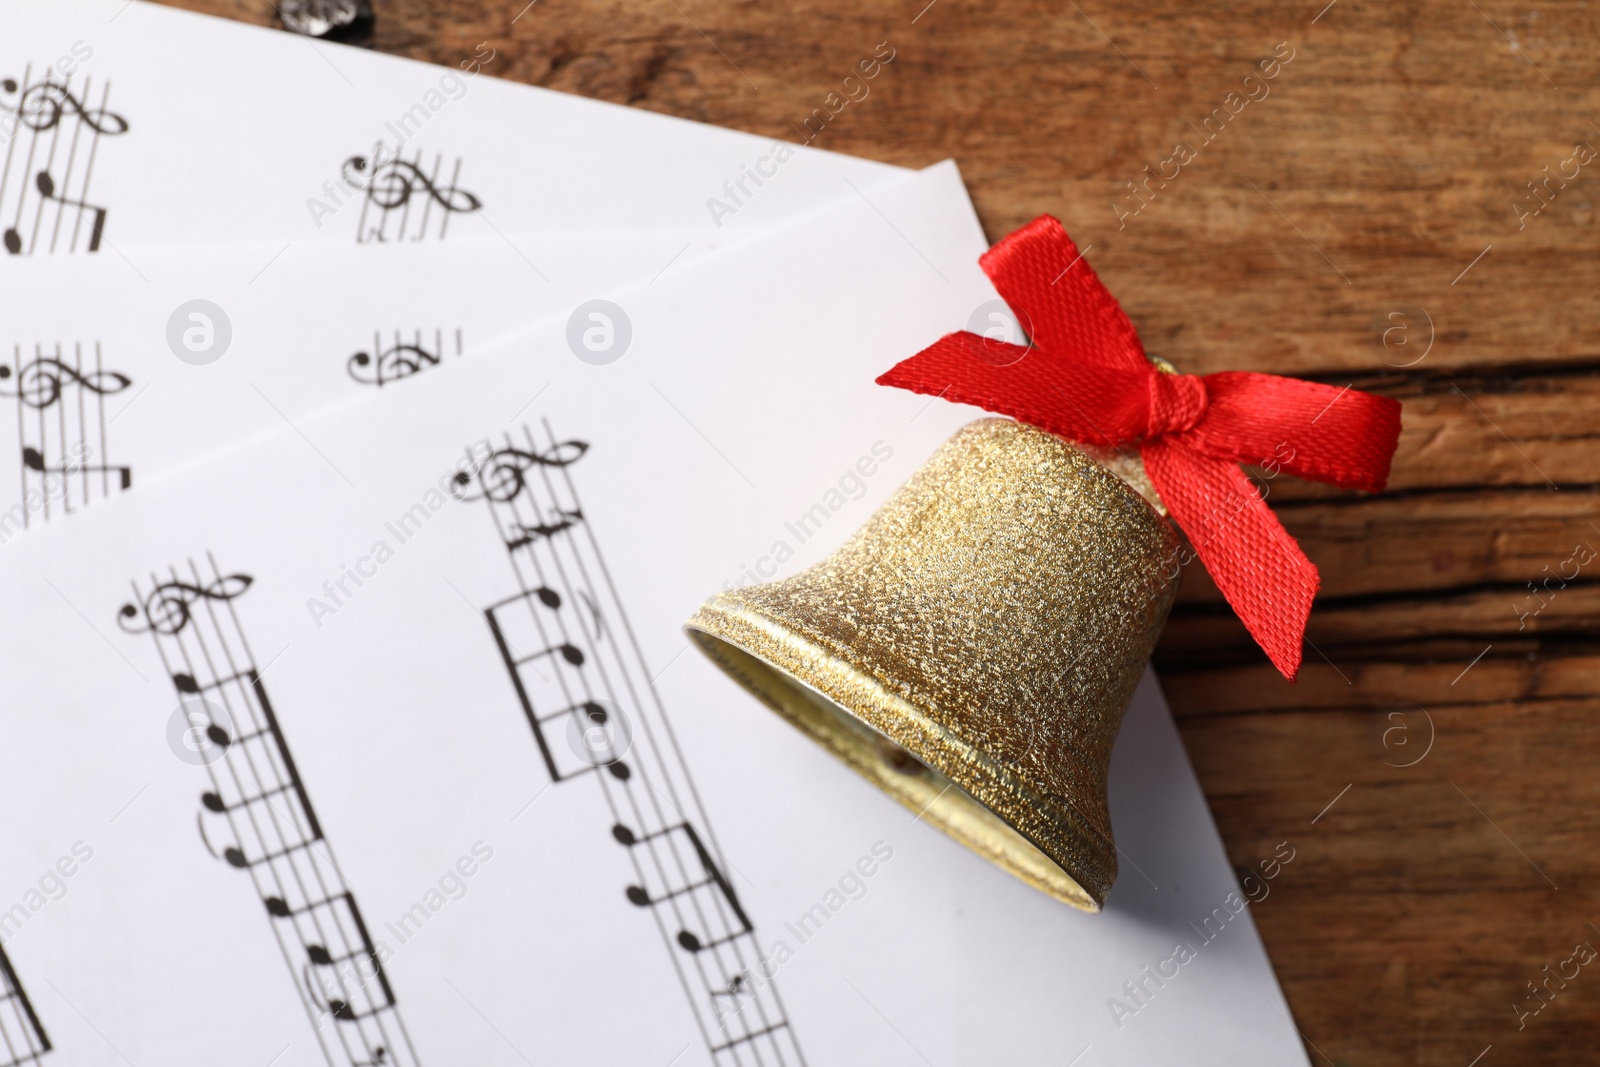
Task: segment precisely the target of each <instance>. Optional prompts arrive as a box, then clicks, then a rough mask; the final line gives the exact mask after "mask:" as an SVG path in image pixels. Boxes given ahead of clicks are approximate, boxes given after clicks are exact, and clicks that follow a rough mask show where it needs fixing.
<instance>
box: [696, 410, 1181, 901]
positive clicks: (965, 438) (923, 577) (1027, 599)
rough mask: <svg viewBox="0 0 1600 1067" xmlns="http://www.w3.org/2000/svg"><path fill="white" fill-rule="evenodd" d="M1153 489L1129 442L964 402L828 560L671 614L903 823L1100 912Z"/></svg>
mask: <svg viewBox="0 0 1600 1067" xmlns="http://www.w3.org/2000/svg"><path fill="white" fill-rule="evenodd" d="M1114 471H1115V473H1114ZM1158 506H1159V505H1158V503H1157V502H1156V500H1155V494H1154V490H1153V489H1151V488H1150V487H1149V483H1148V480H1147V479H1145V478H1144V472H1143V469H1142V467H1140V466H1139V462H1138V460H1137V459H1129V460H1123V459H1121V458H1120V457H1116V456H1108V457H1104V458H1103V459H1096V458H1093V457H1091V456H1090V455H1089V454H1088V453H1086V452H1085V451H1084V450H1082V449H1081V448H1079V447H1077V446H1074V445H1072V444H1070V443H1068V442H1067V441H1065V440H1063V439H1062V438H1059V437H1056V436H1055V435H1053V434H1049V433H1046V432H1044V431H1043V430H1038V429H1035V428H1033V427H1031V426H1027V425H1025V424H1023V423H1018V422H1012V421H1010V420H1005V419H984V420H982V421H979V422H974V423H971V424H970V425H968V426H967V427H965V428H964V429H962V430H961V431H960V432H959V433H957V434H956V435H955V436H954V437H952V438H951V439H950V440H949V441H947V442H946V443H945V444H944V445H943V446H942V447H941V448H940V449H939V450H938V451H937V452H936V453H934V455H933V456H932V457H931V458H930V459H929V460H928V461H927V463H926V464H924V465H923V467H922V468H921V469H920V470H918V471H917V472H916V474H914V475H913V476H912V478H911V480H910V481H909V482H907V483H906V484H905V485H904V486H902V487H901V488H900V489H899V490H898V491H896V493H895V494H894V496H892V497H890V499H889V500H888V502H887V503H885V504H884V506H883V507H882V508H881V509H880V510H879V511H878V512H877V513H876V514H875V515H873V517H872V518H871V519H870V520H868V522H867V524H866V525H865V526H864V527H862V528H861V529H860V530H859V531H857V533H856V534H855V535H854V536H853V537H851V539H850V540H849V541H847V542H846V543H845V544H844V546H843V547H841V548H840V549H839V550H838V551H836V552H835V553H834V554H833V555H832V556H830V557H829V558H828V559H826V560H824V561H823V562H822V563H819V564H817V565H816V566H814V567H811V568H809V569H808V570H805V571H803V572H801V573H800V574H797V575H795V576H794V577H792V578H786V579H783V580H781V581H776V582H770V583H768V584H765V585H757V586H751V587H749V588H745V589H739V590H736V591H733V592H729V593H724V594H721V595H718V596H716V597H713V598H712V599H711V600H709V601H708V602H707V603H706V604H705V605H704V606H702V607H701V608H700V610H699V611H698V612H697V613H696V614H695V616H694V617H693V618H692V619H690V620H689V622H688V623H687V625H686V627H685V629H686V630H687V632H688V634H689V636H690V638H691V639H692V640H693V642H694V643H695V644H696V645H697V646H698V647H699V648H700V649H701V651H703V652H705V653H706V655H708V656H710V657H711V659H712V660H713V661H714V662H716V663H717V665H718V666H720V667H721V668H722V669H723V670H725V671H727V672H728V674H730V675H732V676H733V677H734V678H735V679H736V680H737V681H738V682H740V684H742V685H743V686H744V687H745V688H746V689H748V690H750V692H751V693H753V694H754V695H755V696H757V697H758V698H760V699H761V700H762V701H763V702H765V703H766V704H768V705H769V706H771V707H772V708H773V709H774V710H775V711H777V712H778V713H779V714H780V715H782V716H783V717H784V718H785V719H787V720H788V721H789V722H790V723H792V724H794V725H795V726H796V727H798V728H799V729H800V730H801V731H803V732H804V733H805V734H806V735H807V736H809V737H810V738H811V739H812V740H814V741H816V742H818V743H819V744H821V745H822V746H823V747H824V748H826V749H828V750H829V751H830V752H832V753H833V754H834V755H835V756H838V757H839V758H840V759H842V760H844V761H845V762H846V763H847V764H849V765H850V766H851V767H853V768H855V769H856V770H857V771H858V772H860V773H861V774H863V775H865V776H866V777H867V778H868V779H869V780H870V781H872V782H873V783H874V784H876V785H877V786H879V787H880V788H882V789H883V790H884V791H885V792H887V793H889V795H891V796H893V797H894V798H895V799H896V800H898V801H900V802H901V803H902V804H904V805H905V806H906V807H908V808H910V809H911V810H912V811H915V812H917V813H918V814H919V815H920V817H921V818H922V819H923V820H924V821H926V822H928V823H930V824H932V825H933V826H936V827H938V828H939V829H941V830H943V831H944V832H945V833H947V834H949V835H950V836H951V837H953V838H955V839H956V840H957V841H959V842H961V843H962V844H963V845H966V846H967V847H968V848H970V849H972V850H973V851H975V852H977V853H978V854H980V855H982V856H984V857H986V858H988V859H989V860H991V861H992V862H994V863H996V864H999V865H1000V866H1001V867H1003V868H1004V869H1006V870H1007V871H1010V872H1011V873H1012V874H1014V875H1016V876H1017V877H1018V878H1021V879H1022V880H1023V881H1025V882H1027V883H1028V884H1029V885H1032V886H1034V887H1036V888H1038V889H1040V890H1042V891H1044V892H1046V893H1048V894H1050V895H1051V896H1053V897H1055V898H1057V899H1058V900H1062V901H1064V902H1066V903H1068V904H1071V905H1073V906H1074V907H1077V908H1082V909H1083V910H1085V911H1099V910H1100V908H1101V906H1102V905H1103V904H1104V903H1105V898H1106V893H1107V892H1108V891H1109V890H1110V888H1111V883H1112V881H1113V880H1114V879H1115V878H1116V873H1117V854H1116V846H1115V844H1113V842H1112V839H1111V820H1110V816H1109V814H1108V812H1107V808H1106V773H1107V770H1108V768H1109V766H1110V762H1111V746H1112V742H1113V741H1114V740H1115V739H1116V735H1117V730H1118V728H1119V727H1120V726H1121V723H1122V716H1123V713H1124V712H1125V711H1126V710H1127V707H1128V702H1129V700H1130V699H1131V698H1132V696H1133V690H1134V687H1135V686H1136V685H1137V684H1138V682H1139V676H1140V674H1141V673H1142V671H1143V669H1144V665H1145V663H1146V661H1147V660H1148V659H1149V657H1150V651H1151V649H1152V648H1153V647H1154V645H1155V642H1156V637H1157V635H1158V634H1159V633H1160V631H1161V626H1162V624H1163V623H1164V622H1165V621H1166V617H1167V612H1168V611H1169V610H1170V609H1171V607H1172V601H1173V597H1174V596H1175V594H1176V591H1177V570H1178V568H1177V562H1176V561H1177V554H1178V539H1177V536H1176V534H1175V533H1174V531H1173V529H1172V527H1171V526H1170V525H1168V523H1167V521H1166V520H1165V519H1164V518H1163V517H1162V514H1161V513H1160V512H1159V511H1158Z"/></svg>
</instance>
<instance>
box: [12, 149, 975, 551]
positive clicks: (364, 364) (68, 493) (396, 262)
mask: <svg viewBox="0 0 1600 1067" xmlns="http://www.w3.org/2000/svg"><path fill="white" fill-rule="evenodd" d="M907 176H909V175H908V174H907V175H898V174H897V175H896V177H895V179H894V181H893V182H890V183H888V184H887V185H885V186H884V187H883V189H884V190H888V189H891V188H892V187H893V186H894V185H895V184H896V183H898V182H901V181H904V180H905V177H907ZM838 185H839V187H840V188H841V189H846V188H847V187H846V186H845V184H844V180H843V179H842V178H840V179H838ZM879 195H880V194H879V193H874V196H879ZM949 196H950V198H951V199H950V203H951V205H952V210H954V211H957V212H963V211H967V210H969V208H968V207H967V200H966V195H965V192H964V191H963V190H962V189H961V187H960V184H959V181H957V182H955V183H953V184H952V185H950V186H949ZM818 210H825V209H818ZM806 217H807V216H806V215H800V216H798V217H797V218H796V219H794V220H789V221H786V222H785V223H784V224H783V225H782V226H774V227H770V228H766V229H761V230H753V231H750V232H747V233H743V234H734V235H728V236H725V237H721V238H718V239H716V240H711V241H708V240H706V239H704V237H703V236H701V235H695V234H686V233H681V232H679V231H674V230H647V231H641V232H639V233H636V234H629V235H627V236H619V235H604V234H602V235H598V236H588V235H582V236H578V235H546V236H533V237H520V238H518V239H517V240H516V241H515V242H513V241H512V240H510V239H507V240H500V239H499V238H490V239H488V240H468V241H461V242H456V243H453V244H451V245H448V246H442V247H425V246H421V245H394V246H389V247H386V248H383V249H376V250H374V249H367V248H357V247H354V246H349V247H346V246H342V245H341V246H337V247H330V246H327V245H314V244H309V243H307V244H300V245H289V246H286V247H284V246H280V247H265V246H241V247H235V248H220V249H210V248H203V249H193V250H184V251H181V252H179V251H149V252H143V251H141V252H132V253H128V254H126V255H114V256H110V257H76V258H71V257H57V258H55V259H45V260H41V261H36V262H31V263H30V264H28V269H26V270H17V271H15V272H14V273H15V274H16V275H17V276H16V277H15V278H14V279H12V280H10V281H8V282H7V290H6V291H7V297H8V300H7V315H6V318H5V322H4V333H3V336H0V457H4V459H3V461H0V502H3V506H0V536H11V535H12V534H14V533H16V532H17V529H19V528H33V527H37V526H40V525H43V524H44V523H46V522H50V521H54V520H59V519H61V518H63V517H65V516H66V515H69V514H74V513H76V512H79V511H82V510H83V509H84V508H86V507H88V506H90V505H92V504H93V503H95V502H96V501H99V500H102V499H104V498H106V497H107V496H109V495H116V494H120V493H122V492H125V491H128V490H129V489H132V488H134V487H135V486H137V485H142V484H144V482H145V481H147V480H148V479H150V478H152V477H156V476H159V475H161V474H163V473H165V472H167V471H170V470H172V469H175V468H176V467H179V466H181V465H183V464H186V463H190V462H193V461H194V460H195V459H197V458H199V457H202V456H205V455H207V454H209V453H211V452H213V451H216V450H217V449H220V448H224V447H226V446H228V445H231V444H235V443H237V442H239V441H242V440H246V439H248V438H249V437H251V436H253V435H254V434H257V433H262V432H265V431H268V430H271V429H275V428H277V427H281V426H284V425H292V424H293V423H295V422H296V421H297V420H299V419H301V418H304V417H305V416H306V415H307V414H309V413H311V412H313V411H316V410H317V409H319V408H321V407H324V406H326V405H328V404H333V403H338V402H341V401H344V400H347V399H350V398H352V397H356V396H359V395H362V394H367V393H376V392H380V391H382V390H385V389H389V388H392V387H394V386H396V385H398V384H399V383H400V382H402V381H404V380H406V379H408V378H410V377H412V376H414V375H419V374H422V373H423V372H426V371H429V370H432V369H434V368H436V367H439V366H442V365H445V364H447V363H449V362H451V361H453V360H456V359H460V358H463V357H465V356H467V355H469V354H471V353H473V352H477V351H481V350H484V349H485V348H487V347H489V346H492V344H493V343H494V342H495V341H497V340H498V339H500V338H501V337H503V336H505V335H508V334H510V333H513V332H515V331H517V330H524V329H527V328H528V327H530V326H531V325H534V324H537V323H540V322H543V321H546V320H548V319H559V320H562V321H565V320H567V319H570V318H573V317H574V316H576V321H579V322H581V323H582V324H583V325H584V326H585V327H587V326H588V325H589V324H590V319H589V316H590V315H591V314H593V313H595V309H596V308H597V307H602V306H603V305H601V304H597V303H596V302H597V301H603V300H605V299H606V298H607V297H614V296H616V295H617V294H618V293H619V292H621V291H623V290H626V289H628V288H629V287H631V286H633V285H645V286H649V285H653V284H656V283H658V282H660V281H661V280H662V279H663V278H667V277H670V276H671V274H672V273H673V272H678V271H683V270H686V269H688V268H689V267H690V266H691V265H692V264H694V263H695V262H696V261H697V260H699V259H700V258H701V257H703V256H708V255H716V254H722V253H724V252H726V251H727V250H728V249H729V248H732V247H738V246H739V245H740V244H741V243H742V242H747V241H753V240H761V239H762V238H764V237H766V236H768V235H770V234H772V233H776V232H779V231H780V230H781V229H782V228H783V226H792V225H799V224H801V223H802V222H803V221H804V219H805V218H806ZM608 321H609V320H608ZM618 324H619V325H625V324H622V323H620V322H619V323H618ZM422 387H424V388H425V387H426V386H425V384H422ZM176 425H182V426H183V432H182V433H174V432H173V431H172V428H173V427H174V426H176ZM51 487H58V488H59V489H60V490H61V491H60V492H57V493H49V494H45V493H43V490H45V489H47V488H51ZM41 494H42V495H41ZM17 505H21V510H20V511H16V510H15V508H16V506H17Z"/></svg>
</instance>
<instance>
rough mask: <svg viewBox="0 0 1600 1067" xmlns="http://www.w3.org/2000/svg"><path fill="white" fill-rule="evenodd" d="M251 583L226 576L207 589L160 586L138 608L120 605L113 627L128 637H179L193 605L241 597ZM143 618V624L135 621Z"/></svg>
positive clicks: (174, 584) (246, 577) (176, 584)
mask: <svg viewBox="0 0 1600 1067" xmlns="http://www.w3.org/2000/svg"><path fill="white" fill-rule="evenodd" d="M253 581H255V579H254V578H251V577H250V576H249V575H248V574H229V575H225V576H223V577H220V578H218V579H217V580H216V581H214V582H212V583H210V584H209V585H194V584H191V583H189V582H180V581H173V582H162V583H161V584H160V585H158V586H156V587H155V588H154V589H152V590H151V591H150V595H149V596H147V597H145V598H144V603H143V604H142V605H135V604H124V605H122V607H121V608H120V609H119V610H118V611H117V625H118V626H120V627H121V628H122V629H123V630H125V631H127V632H128V633H130V634H142V633H150V632H152V631H154V632H155V633H158V634H164V635H165V636H167V637H172V636H174V635H176V634H179V633H182V632H183V628H184V627H185V626H188V625H189V620H190V619H191V618H192V617H193V615H192V612H193V608H194V605H195V604H196V603H198V602H199V601H202V600H220V601H228V600H232V599H234V598H235V597H238V596H242V595H244V592H245V590H247V589H249V588H250V583H251V582H253ZM141 614H143V616H144V624H143V625H140V624H139V623H138V622H137V620H138V618H139V616H140V615H141Z"/></svg>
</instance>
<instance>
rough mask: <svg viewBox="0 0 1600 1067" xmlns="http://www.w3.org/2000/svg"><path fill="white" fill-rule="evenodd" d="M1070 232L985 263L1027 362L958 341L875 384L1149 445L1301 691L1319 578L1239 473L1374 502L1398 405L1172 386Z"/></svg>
mask: <svg viewBox="0 0 1600 1067" xmlns="http://www.w3.org/2000/svg"><path fill="white" fill-rule="evenodd" d="M1081 259H1082V256H1080V255H1079V253H1078V249H1077V247H1076V246H1074V245H1073V243H1072V240H1071V238H1069V237H1068V236H1067V233H1066V230H1064V229H1063V228H1062V226H1061V223H1060V222H1059V221H1057V220H1056V219H1053V218H1051V217H1050V216H1048V215H1044V216H1041V217H1039V218H1037V219H1035V220H1033V221H1032V222H1030V223H1029V224H1028V225H1026V226H1024V227H1023V228H1022V229H1020V230H1018V231H1017V232H1016V233H1013V234H1011V235H1010V236H1009V237H1007V238H1006V239H1005V240H1003V241H1001V242H1000V243H999V244H997V245H995V246H994V248H992V249H990V250H989V251H988V252H987V253H986V254H985V255H984V256H983V258H982V259H981V260H980V261H979V262H980V263H981V264H982V266H983V270H984V273H986V274H987V275H989V278H990V280H991V281H993V282H994V286H995V288H996V289H998V290H999V291H1000V295H1001V296H1003V297H1004V298H1005V300H1006V303H1007V304H1009V305H1010V306H1011V308H1012V309H1013V311H1015V312H1016V313H1017V316H1018V318H1019V321H1020V322H1021V323H1022V326H1023V329H1024V330H1025V331H1026V333H1027V334H1028V336H1029V337H1030V339H1031V340H1032V342H1033V346H1032V347H1031V348H1024V347H1021V346H1018V345H1008V344H1002V343H1000V342H997V341H994V340H992V339H989V338H986V337H980V336H978V335H977V334H973V333H967V332H962V333H952V334H948V335H947V336H945V337H944V338H942V339H941V340H939V341H938V342H937V343H936V344H934V345H932V346H931V347H929V348H926V349H924V350H922V351H921V352H919V353H917V354H916V355H915V356H912V357H911V358H910V359H908V360H905V361H904V362H901V363H899V364H896V365H895V367H894V368H893V369H891V370H890V371H889V372H888V373H887V374H884V375H883V376H882V377H880V378H879V379H878V384H880V385H893V386H898V387H899V388H902V389H909V390H911V391H912V392H915V393H925V394H930V395H935V396H943V397H945V398H946V399H947V400H952V401H955V402H956V403H961V404H973V405H976V406H978V407H981V408H984V409H986V410H988V411H994V412H998V413H1000V414H1004V415H1011V416H1013V417H1015V418H1017V419H1020V420H1021V421H1023V422H1026V423H1029V424H1031V425H1033V426H1037V427H1039V428H1040V429H1042V430H1048V431H1050V432H1051V433H1054V434H1059V435H1060V436H1062V437H1066V438H1070V439H1072V440H1075V441H1083V442H1087V443H1091V444H1096V445H1107V446H1116V447H1123V446H1129V445H1137V446H1138V447H1139V453H1140V455H1141V457H1142V458H1143V459H1144V466H1145V470H1146V471H1147V472H1148V473H1149V476H1150V481H1151V482H1152V483H1153V484H1154V485H1155V488H1156V492H1158V493H1159V494H1160V495H1161V501H1162V503H1163V504H1165V505H1166V507H1167V510H1168V511H1169V512H1170V513H1171V515H1172V517H1173V518H1174V519H1176V520H1177V522H1178V525H1180V526H1182V527H1183V529H1184V531H1185V533H1187V534H1188V536H1189V540H1190V542H1191V543H1192V544H1193V545H1194V549H1195V551H1196V552H1197V553H1198V554H1199V556H1200V559H1201V561H1202V562H1203V563H1204V564H1205V565H1206V569H1207V570H1208V571H1210V572H1211V577H1212V578H1213V579H1214V580H1215V581H1216V583H1217V588H1219V589H1221V590H1222V595H1223V596H1225V597H1227V599H1228V603H1229V604H1231V605H1233V609H1234V611H1236V612H1238V614H1239V618H1240V619H1241V620H1243V622H1244V624H1245V627H1246V629H1248V630H1249V631H1250V634H1251V636H1253V637H1254V638H1255V639H1256V642H1257V643H1258V644H1259V645H1260V646H1261V647H1262V649H1263V650H1265V651H1266V653H1267V656H1268V657H1269V658H1270V659H1271V660H1272V662H1273V665H1274V666H1276V667H1277V668H1278V670H1280V671H1282V672H1283V674H1284V676H1285V677H1286V678H1288V679H1290V680H1291V681H1292V680H1293V679H1294V676H1295V674H1296V673H1297V672H1298V671H1299V669H1300V645H1301V641H1302V638H1303V637H1304V635H1305V629H1306V618H1307V616H1308V615H1310V613H1311V600H1312V598H1313V597H1314V596H1316V592H1317V586H1318V585H1319V582H1320V580H1319V578H1318V576H1317V568H1316V565H1315V564H1313V563H1312V562H1311V561H1310V560H1309V559H1307V558H1306V557H1305V553H1303V552H1301V551H1300V546H1299V545H1298V544H1297V543H1296V542H1295V539H1294V538H1293V537H1290V536H1289V533H1288V531H1286V530H1285V529H1284V528H1283V526H1282V525H1281V524H1280V523H1279V522H1278V519H1277V516H1275V515H1273V513H1272V511H1271V509H1270V508H1268V507H1267V505H1266V501H1265V499H1264V496H1265V494H1264V493H1261V492H1259V491H1258V490H1257V489H1256V487H1255V484H1254V483H1253V482H1251V481H1250V479H1249V478H1247V477H1245V474H1244V472H1243V471H1242V470H1240V469H1239V466H1238V465H1239V464H1240V463H1250V464H1255V465H1258V466H1262V467H1265V468H1267V469H1268V470H1270V471H1272V472H1273V473H1274V474H1275V473H1276V472H1277V471H1279V470H1284V471H1288V472H1289V473H1290V474H1293V475H1296V476H1298V477H1301V478H1310V479H1312V480H1314V481H1319V482H1329V483H1331V484H1333V485H1337V486H1339V487H1341V488H1345V489H1365V490H1368V491H1369V492H1377V491H1379V490H1381V489H1382V488H1383V487H1384V483H1385V482H1387V481H1388V477H1389V462H1390V460H1392V459H1393V458H1394V450H1395V445H1396V443H1397V442H1398V440H1399V437H1400V405H1399V403H1398V402H1396V401H1394V400H1390V399H1388V398H1387V397H1378V396H1372V395H1371V394H1368V393H1362V392H1357V391H1355V390H1352V389H1349V388H1345V389H1336V388H1334V387H1333V386H1328V385H1318V384H1316V383H1314V382H1304V381H1299V380H1297V379H1294V378H1282V377H1279V376H1278V375H1275V374H1256V373H1252V372H1249V371H1224V372H1222V373H1220V374H1207V375H1204V376H1200V375H1193V374H1165V373H1162V372H1161V371H1159V370H1158V369H1157V368H1156V367H1155V365H1154V364H1152V363H1151V362H1150V361H1149V360H1148V359H1147V358H1146V357H1145V353H1144V346H1143V345H1141V344H1140V343H1139V336H1138V334H1136V333H1135V332H1134V329H1133V323H1131V322H1129V321H1128V316H1127V315H1126V314H1124V313H1123V311H1122V308H1121V307H1120V306H1119V305H1118V304H1117V301H1116V298H1115V297H1113V296H1112V295H1111V293H1110V292H1109V291H1108V290H1107V289H1106V287H1105V285H1104V284H1103V283H1102V282H1101V281H1100V279H1099V278H1098V277H1096V276H1095V273H1094V271H1093V270H1091V269H1090V267H1089V265H1088V264H1087V263H1083V262H1080V260H1081Z"/></svg>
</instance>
